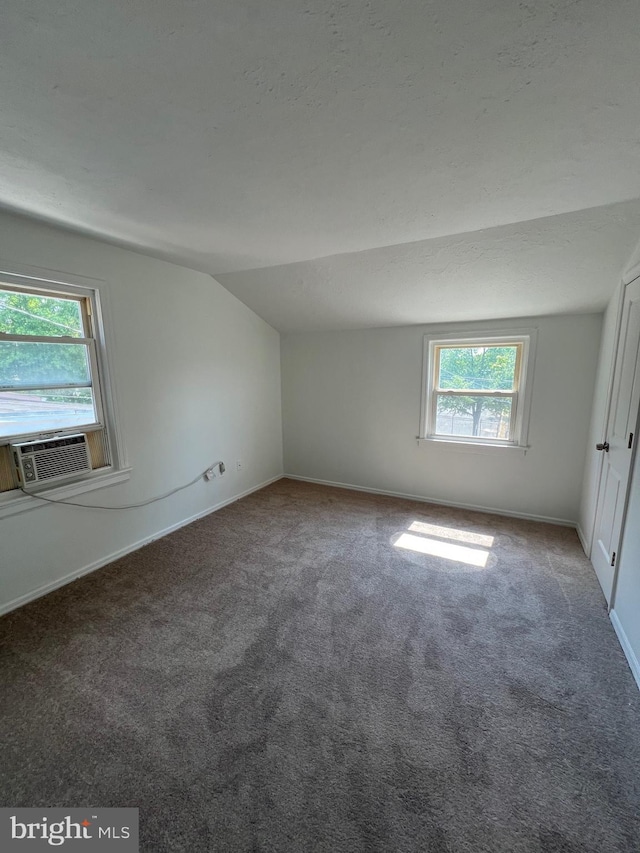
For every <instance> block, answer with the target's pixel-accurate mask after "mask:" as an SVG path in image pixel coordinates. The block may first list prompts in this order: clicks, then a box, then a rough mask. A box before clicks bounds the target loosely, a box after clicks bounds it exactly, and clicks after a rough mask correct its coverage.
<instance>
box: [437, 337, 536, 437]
mask: <svg viewBox="0 0 640 853" xmlns="http://www.w3.org/2000/svg"><path fill="white" fill-rule="evenodd" d="M428 344H429V346H428V348H426V349H425V355H426V358H427V365H426V367H427V369H426V371H425V376H426V377H427V379H426V394H425V412H424V417H423V431H422V437H427V438H440V439H448V440H453V441H466V442H471V443H482V444H512V445H513V444H515V445H519V444H522V443H523V434H524V426H525V424H524V407H525V399H524V393H523V392H524V379H525V373H526V364H527V359H528V356H529V349H530V346H529V345H530V335H523V336H522V337H513V338H512V337H509V338H506V337H505V338H503V337H501V336H500V337H498V338H455V339H439V340H437V339H433V338H429V339H428Z"/></svg>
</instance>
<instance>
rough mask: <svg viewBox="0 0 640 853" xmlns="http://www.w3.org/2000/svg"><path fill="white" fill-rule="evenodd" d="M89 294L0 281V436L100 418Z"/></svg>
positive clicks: (85, 423)
mask: <svg viewBox="0 0 640 853" xmlns="http://www.w3.org/2000/svg"><path fill="white" fill-rule="evenodd" d="M92 314H93V309H92V302H91V299H90V298H89V297H80V296H72V295H70V294H67V293H49V292H46V293H45V292H40V291H36V290H26V289H21V288H18V287H14V286H13V285H5V284H3V283H1V282H0V440H1V439H5V438H8V437H10V438H13V437H16V436H25V435H32V434H40V433H46V432H58V431H64V430H68V429H75V428H78V427H90V426H97V425H99V424H100V423H101V419H102V406H101V401H100V390H99V386H98V368H97V361H96V341H95V335H94V332H93V328H92Z"/></svg>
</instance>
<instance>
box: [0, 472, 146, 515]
mask: <svg viewBox="0 0 640 853" xmlns="http://www.w3.org/2000/svg"><path fill="white" fill-rule="evenodd" d="M130 477H131V468H121V469H120V470H114V469H113V468H108V469H106V470H104V471H102V470H98V471H94V472H93V473H92V474H89V475H88V476H87V477H85V478H84V479H82V480H76V481H75V482H73V483H64V484H63V485H60V486H53V487H52V488H48V489H46V490H45V489H43V490H42V494H43V496H45V497H47V498H52V499H54V500H66V499H68V498H74V497H76V495H82V494H84V493H85V492H93V491H95V490H96V489H104V488H106V487H107V486H115V485H116V484H118V483H124V482H125V481H126V480H128V479H129V478H130ZM42 506H46V503H45V502H44V501H39V500H38V499H37V498H32V497H29V496H28V495H25V494H24V493H23V492H21V491H19V490H18V489H14V490H13V491H11V492H4V493H3V494H2V495H0V519H2V518H6V517H8V516H10V515H18V514H19V513H21V512H29V510H32V509H37V508H38V507H42Z"/></svg>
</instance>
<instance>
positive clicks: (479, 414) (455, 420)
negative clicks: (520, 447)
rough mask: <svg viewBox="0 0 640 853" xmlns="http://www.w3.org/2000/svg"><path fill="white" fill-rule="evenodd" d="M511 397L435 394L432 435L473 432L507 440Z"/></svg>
mask: <svg viewBox="0 0 640 853" xmlns="http://www.w3.org/2000/svg"><path fill="white" fill-rule="evenodd" d="M511 408H512V400H511V398H510V397H509V398H506V399H505V398H504V397H484V396H483V397H458V396H456V397H448V396H447V397H445V396H444V395H440V394H439V395H438V399H437V410H436V435H459V436H475V437H477V438H486V439H500V440H502V441H508V440H509V438H510V434H511V427H510V424H511Z"/></svg>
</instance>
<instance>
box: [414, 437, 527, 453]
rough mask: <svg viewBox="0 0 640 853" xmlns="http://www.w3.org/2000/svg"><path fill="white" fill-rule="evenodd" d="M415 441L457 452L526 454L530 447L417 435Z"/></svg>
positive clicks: (419, 443)
mask: <svg viewBox="0 0 640 853" xmlns="http://www.w3.org/2000/svg"><path fill="white" fill-rule="evenodd" d="M416 441H417V443H418V446H420V445H430V446H432V447H438V448H440V449H442V450H447V451H451V450H452V451H454V452H457V453H479V454H482V455H486V454H489V455H492V454H497V455H501V454H503V453H505V452H506V453H509V454H514V453H517V454H520V455H522V456H526V454H527V451H528V450H530V449H531V448H530V447H529V445H524V444H483V443H482V442H479V441H478V442H476V441H455V440H448V439H446V438H420V437H419V436H418V437H417V439H416Z"/></svg>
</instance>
